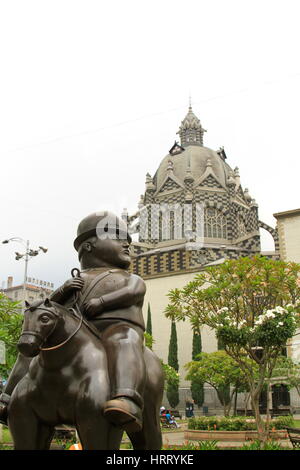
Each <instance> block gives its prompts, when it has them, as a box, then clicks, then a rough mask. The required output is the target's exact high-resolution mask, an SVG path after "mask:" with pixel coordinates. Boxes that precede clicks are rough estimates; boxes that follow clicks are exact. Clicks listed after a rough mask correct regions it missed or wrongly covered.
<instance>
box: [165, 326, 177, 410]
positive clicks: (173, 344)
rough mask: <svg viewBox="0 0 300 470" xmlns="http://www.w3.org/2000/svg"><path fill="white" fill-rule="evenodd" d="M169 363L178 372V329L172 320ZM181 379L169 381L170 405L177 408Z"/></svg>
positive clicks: (168, 396) (168, 394)
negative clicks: (176, 381)
mask: <svg viewBox="0 0 300 470" xmlns="http://www.w3.org/2000/svg"><path fill="white" fill-rule="evenodd" d="M168 365H169V366H171V367H172V368H173V369H174V370H175V371H177V372H178V369H179V364H178V346H177V331H176V323H175V322H172V325H171V336H170V343H169V355H168ZM178 387H179V381H178V383H175V382H171V383H170V382H168V383H167V398H168V402H169V403H170V406H171V407H172V408H175V407H176V406H177V405H178V403H179V390H178Z"/></svg>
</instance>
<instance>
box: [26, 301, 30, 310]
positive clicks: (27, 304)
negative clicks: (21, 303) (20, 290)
mask: <svg viewBox="0 0 300 470" xmlns="http://www.w3.org/2000/svg"><path fill="white" fill-rule="evenodd" d="M25 307H26V308H29V307H30V303H29V302H27V300H25Z"/></svg>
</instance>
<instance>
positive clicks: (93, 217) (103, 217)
mask: <svg viewBox="0 0 300 470" xmlns="http://www.w3.org/2000/svg"><path fill="white" fill-rule="evenodd" d="M92 236H97V237H98V238H100V239H101V238H102V239H105V238H112V239H127V240H128V242H129V243H131V237H130V235H129V233H128V229H127V225H126V223H125V222H124V221H123V220H122V219H120V218H119V217H117V216H116V215H114V214H113V213H112V212H108V211H103V212H94V213H93V214H90V215H88V216H87V217H85V218H84V219H83V220H82V221H81V222H80V224H79V225H78V229H77V237H76V239H75V240H74V247H75V250H76V251H78V248H79V247H80V245H81V243H82V242H84V241H85V240H87V239H88V238H90V237H92Z"/></svg>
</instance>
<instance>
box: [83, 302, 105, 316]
mask: <svg viewBox="0 0 300 470" xmlns="http://www.w3.org/2000/svg"><path fill="white" fill-rule="evenodd" d="M83 311H84V313H85V315H86V316H87V318H93V317H95V316H96V315H99V314H100V313H102V311H103V301H102V298H101V297H100V298H98V299H91V300H89V301H88V302H85V303H84V304H83Z"/></svg>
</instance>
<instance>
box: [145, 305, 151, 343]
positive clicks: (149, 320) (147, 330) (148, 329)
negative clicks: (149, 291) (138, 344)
mask: <svg viewBox="0 0 300 470" xmlns="http://www.w3.org/2000/svg"><path fill="white" fill-rule="evenodd" d="M146 332H147V333H149V335H151V336H152V319H151V308H150V303H149V302H148V315H147V327H146Z"/></svg>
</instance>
